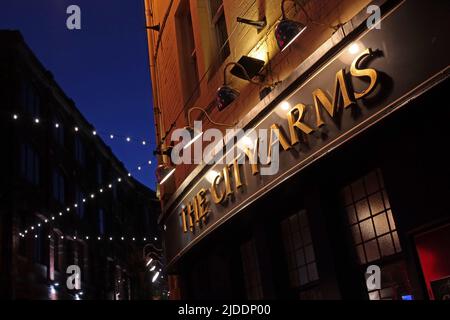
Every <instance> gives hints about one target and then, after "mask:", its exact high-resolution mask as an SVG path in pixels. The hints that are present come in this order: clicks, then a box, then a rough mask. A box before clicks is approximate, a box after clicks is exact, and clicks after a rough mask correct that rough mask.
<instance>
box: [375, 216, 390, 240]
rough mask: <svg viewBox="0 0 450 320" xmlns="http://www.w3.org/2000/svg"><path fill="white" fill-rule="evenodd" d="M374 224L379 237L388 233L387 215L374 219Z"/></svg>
mask: <svg viewBox="0 0 450 320" xmlns="http://www.w3.org/2000/svg"><path fill="white" fill-rule="evenodd" d="M373 222H374V224H375V230H376V232H377V236H380V235H382V234H385V233H388V232H389V231H390V230H389V224H388V221H387V218H386V214H385V213H382V214H379V215H377V216H376V217H374V218H373Z"/></svg>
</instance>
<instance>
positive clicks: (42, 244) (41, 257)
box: [33, 228, 47, 265]
mask: <svg viewBox="0 0 450 320" xmlns="http://www.w3.org/2000/svg"><path fill="white" fill-rule="evenodd" d="M35 234H36V235H37V238H34V248H33V249H34V250H33V258H34V262H35V263H39V264H43V265H45V264H46V263H47V261H46V260H47V259H46V250H45V248H46V246H47V237H46V236H44V231H43V229H42V228H37V229H36V231H35Z"/></svg>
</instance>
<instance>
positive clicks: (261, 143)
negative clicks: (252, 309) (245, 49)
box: [147, 0, 450, 300]
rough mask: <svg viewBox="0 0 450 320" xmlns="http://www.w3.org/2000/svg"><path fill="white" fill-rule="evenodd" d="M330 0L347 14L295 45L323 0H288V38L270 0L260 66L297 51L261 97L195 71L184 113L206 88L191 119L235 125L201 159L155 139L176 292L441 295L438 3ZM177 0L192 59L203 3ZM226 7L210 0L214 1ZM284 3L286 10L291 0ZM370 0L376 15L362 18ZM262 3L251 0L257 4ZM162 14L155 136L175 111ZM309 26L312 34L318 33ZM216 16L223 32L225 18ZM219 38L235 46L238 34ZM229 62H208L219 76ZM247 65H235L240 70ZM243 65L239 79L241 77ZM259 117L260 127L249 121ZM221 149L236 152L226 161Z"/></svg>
mask: <svg viewBox="0 0 450 320" xmlns="http://www.w3.org/2000/svg"><path fill="white" fill-rule="evenodd" d="M274 2H276V1H274ZM282 2H283V3H284V1H282ZM342 3H343V4H344V9H343V11H345V12H347V13H348V15H349V17H348V19H346V21H345V22H342V23H340V24H338V25H337V27H336V28H335V29H334V30H333V31H332V32H331V34H330V36H329V37H328V38H327V39H324V40H323V41H322V42H321V43H320V45H318V46H317V47H314V43H311V44H310V45H311V46H313V47H314V50H312V51H311V53H310V54H308V55H307V56H304V57H302V58H301V59H300V58H299V53H298V50H300V49H301V48H302V46H303V45H305V46H306V44H302V41H305V40H302V37H305V38H306V39H308V37H310V35H309V34H308V33H307V32H308V28H309V27H310V26H311V25H319V24H330V25H331V24H332V22H330V21H328V20H326V19H325V18H324V20H321V21H316V20H314V19H315V18H313V17H315V16H316V14H315V13H317V12H318V11H317V10H319V9H320V8H319V9H317V8H316V7H315V5H314V4H311V3H310V2H308V1H300V4H298V5H299V6H300V7H301V8H300V10H299V13H298V16H296V19H299V20H301V19H302V18H305V17H303V16H306V18H305V19H306V21H307V23H306V26H305V28H302V29H301V31H300V32H299V33H301V34H300V35H299V36H298V37H295V38H294V39H293V40H292V41H291V42H290V43H289V44H288V46H289V48H287V47H284V45H286V44H283V42H282V41H280V39H281V40H286V39H285V38H284V37H283V36H286V37H287V33H286V32H285V33H283V29H282V28H281V27H280V26H281V25H282V24H283V23H285V22H286V20H287V18H286V15H287V13H286V12H285V9H284V8H285V7H284V5H283V4H282V8H283V9H282V17H281V21H277V20H276V19H275V20H276V21H275V22H274V24H273V25H274V30H275V31H274V33H275V38H276V40H277V44H278V45H279V51H277V50H275V51H277V52H276V53H275V54H269V53H268V54H267V56H268V57H269V58H268V61H265V63H266V65H268V66H269V67H267V68H268V69H269V70H270V72H268V73H267V74H266V77H274V76H273V75H272V74H271V72H274V71H273V70H276V66H279V65H280V64H277V62H278V61H279V59H282V60H288V61H291V63H292V61H296V66H295V67H291V68H290V69H289V70H288V71H286V70H284V69H282V67H280V70H279V74H285V75H286V76H285V77H283V78H282V79H279V81H276V82H275V83H276V85H273V86H272V87H271V89H270V92H269V93H267V94H266V95H261V92H259V93H260V95H259V96H260V101H257V102H256V103H255V104H252V105H245V103H246V102H248V101H249V100H251V99H250V98H247V96H249V95H250V93H249V94H248V95H247V94H246V92H247V91H245V90H246V88H243V87H240V88H239V89H240V91H241V92H240V95H235V96H233V99H232V101H231V102H229V101H227V99H228V98H230V96H232V95H223V91H222V88H223V87H221V88H220V89H219V90H218V92H217V98H215V99H214V96H215V94H214V92H212V93H209V92H208V91H207V90H206V89H205V88H208V85H207V84H203V82H202V80H201V77H200V78H199V79H198V82H199V85H198V87H199V88H200V89H199V90H197V91H199V92H197V93H196V95H197V96H198V97H197V98H196V100H195V99H193V100H194V102H192V103H191V104H189V103H190V102H189V101H188V102H186V103H184V104H183V103H181V104H180V108H181V109H182V108H185V109H186V111H185V116H186V117H185V118H186V119H187V122H188V123H187V125H188V126H190V125H191V123H190V122H191V109H192V108H194V107H196V106H198V104H199V103H202V99H203V97H204V96H205V98H204V99H205V101H208V97H209V98H211V97H213V103H212V104H208V105H207V107H204V108H202V110H203V111H204V112H200V113H197V114H196V120H202V119H203V118H204V117H205V116H204V115H203V114H204V113H206V114H207V116H206V118H205V119H206V120H211V119H210V118H211V117H213V119H214V120H213V121H210V122H219V123H224V122H226V121H228V123H230V124H233V126H234V127H235V128H240V129H243V130H244V131H245V136H243V137H238V138H234V137H233V138H232V139H228V140H227V138H225V141H221V144H216V145H215V146H216V147H215V148H214V149H213V150H214V152H215V153H214V157H215V158H214V159H215V160H216V161H215V162H214V163H213V164H198V165H191V166H174V165H173V164H171V163H170V159H168V158H169V157H168V156H167V154H168V153H167V152H166V153H165V152H161V153H160V154H161V156H160V163H161V165H162V166H164V167H165V168H167V169H169V168H171V169H172V170H170V171H168V172H170V174H168V175H167V176H166V177H165V178H164V179H161V180H160V182H161V183H160V186H159V187H160V198H161V200H162V203H163V208H162V209H163V210H162V211H163V213H162V214H161V217H160V223H161V224H162V225H163V226H164V230H165V234H164V243H165V250H166V251H165V253H166V260H167V263H168V270H167V272H168V273H169V274H171V277H170V279H169V284H170V287H171V288H170V291H171V296H172V298H182V299H186V298H187V299H228V298H237V299H251V300H253V299H255V300H257V299H301V300H316V299H370V300H387V299H394V300H413V299H414V300H416V299H419V300H420V299H436V300H443V299H449V297H450V265H449V263H448V261H450V259H449V258H450V255H449V252H450V251H449V248H450V211H449V209H450V205H449V204H448V201H447V198H448V197H449V195H450V182H449V181H450V179H449V178H450V170H449V168H448V165H446V164H447V163H449V160H450V159H449V155H448V152H447V150H446V147H445V146H446V142H447V141H448V137H449V134H448V130H447V128H446V127H447V126H446V123H447V119H448V116H449V111H448V110H447V108H445V101H446V93H447V88H448V84H449V82H448V75H449V62H450V59H449V54H448V53H449V49H450V47H449V45H448V42H447V38H448V37H447V36H446V32H447V31H448V30H449V27H450V26H449V23H448V21H447V20H448V19H446V18H445V12H448V9H449V5H448V4H447V3H445V2H444V1H435V2H432V3H424V2H423V1H413V0H407V1H373V2H360V3H359V7H358V5H355V3H353V6H350V4H346V3H345V1H344V2H342ZM188 4H190V6H189V8H190V9H191V12H190V13H191V15H190V16H189V17H190V19H191V22H190V23H191V24H192V25H194V27H193V30H196V31H195V32H194V37H193V39H194V41H193V42H194V45H195V46H196V47H195V48H196V51H195V54H196V55H197V57H198V59H199V62H198V66H197V69H199V70H200V69H202V68H203V67H204V66H203V65H202V63H203V62H202V55H204V54H205V53H204V52H205V51H207V49H206V48H205V47H207V46H206V45H205V46H203V47H201V46H200V48H199V47H197V46H198V45H199V44H203V42H201V40H199V38H201V30H202V28H205V26H204V25H202V24H200V23H199V24H198V26H197V25H196V22H198V21H200V22H201V19H200V18H199V20H198V21H197V18H198V17H196V14H194V13H195V12H196V9H198V11H199V12H201V9H202V6H201V1H198V2H196V1H191V2H189V1H188ZM182 5H183V2H182V1H180V4H179V7H178V9H176V8H177V7H176V4H175V8H170V7H168V8H165V9H167V11H166V12H169V13H170V12H171V10H173V12H174V18H173V19H174V23H175V24H177V21H179V19H180V15H181V13H180V12H182V11H180V10H182V8H183V7H182ZM335 5H336V6H337V5H338V4H335V3H334V2H333V1H331V2H326V1H324V2H323V7H322V8H321V9H322V10H324V11H326V10H328V9H329V10H330V12H331V11H333V10H332V9H333V8H334V9H335V8H336V6H335ZM346 5H348V6H347V7H346ZM316 6H317V2H316ZM330 6H331V9H330V8H329V7H330ZM231 7H232V6H231V5H230V4H229V3H227V1H224V2H223V3H222V10H223V11H224V14H225V15H227V8H231ZM286 8H287V6H286ZM292 8H293V9H292V12H295V10H296V9H295V8H296V4H295V5H293V7H292ZM376 8H379V9H380V15H379V19H378V20H375V21H376V22H377V23H376V24H375V25H370V24H369V22H370V21H372V19H376V18H377V17H376V15H375V16H374V15H373V14H374V12H375V14H376ZM147 9H148V12H147V13H149V12H151V13H152V15H151V16H149V15H147V23H148V25H149V26H150V25H156V23H157V22H158V21H157V18H158V15H157V14H155V12H157V10H158V8H155V7H154V6H152V3H151V2H150V1H149V2H147ZM263 9H265V10H266V11H265V12H266V15H267V17H265V19H266V20H267V21H268V23H267V26H264V27H263V26H260V28H261V30H259V31H258V32H261V33H264V30H266V29H265V28H268V29H271V27H270V20H271V18H270V12H271V11H270V5H269V4H268V5H267V7H265V8H263ZM263 9H262V8H261V6H260V7H259V14H261V10H263ZM160 10H162V9H160ZM241 11H242V10H240V11H238V13H237V14H241ZM263 11H264V10H263ZM163 12H164V10H163ZM244 12H245V10H244ZM289 12H291V11H289ZM308 12H309V13H308ZM424 12H427V14H426V15H424V14H423V13H424ZM228 14H229V15H230V16H231V17H230V16H228V17H227V21H228V19H229V21H236V18H238V19H237V20H238V21H239V20H240V21H242V19H240V18H242V17H240V16H236V12H235V11H233V10H230V12H229V13H228ZM233 14H234V16H233ZM313 14H314V15H313ZM302 15H303V16H302ZM199 16H200V14H199ZM169 17H170V14H169ZM374 17H375V18H374ZM259 18H261V17H259ZM167 21H168V22H167V23H168V24H166V26H165V28H167V30H168V31H164V29H161V28H160V29H159V32H158V33H159V34H158V35H154V34H153V33H152V32H153V30H151V29H150V31H149V45H150V58H151V64H152V65H154V66H155V67H154V69H152V79H153V86H154V90H153V92H154V95H155V94H156V99H155V109H156V110H157V111H158V112H157V114H158V117H157V130H160V131H159V138H160V139H161V140H162V141H163V142H164V143H162V145H161V149H164V144H165V143H166V141H165V138H166V137H165V136H170V133H171V130H172V129H173V128H176V127H182V123H181V122H180V121H178V120H175V121H174V122H171V120H170V119H172V121H173V119H175V118H179V117H176V115H177V113H176V112H175V114H172V113H173V111H169V110H166V109H165V106H166V108H167V104H165V101H168V100H167V95H168V93H166V92H165V91H164V90H163V89H162V88H164V81H162V80H161V79H162V78H163V79H165V81H167V79H168V77H169V72H167V70H168V69H165V68H164V65H163V63H164V61H166V60H165V59H164V55H165V52H164V50H163V49H158V47H159V45H158V43H159V44H160V45H161V46H164V39H167V38H165V36H164V32H166V33H170V32H171V31H170V30H171V27H170V23H171V21H172V20H171V19H170V18H169V19H168V20H167ZM252 21H253V22H254V24H256V21H257V19H256V18H255V19H253V20H252ZM258 21H259V22H260V21H261V20H258ZM326 21H328V22H326ZM161 26H162V25H161ZM312 29H313V30H312V31H310V32H311V33H314V32H317V34H316V35H315V36H317V37H318V38H320V36H323V33H320V31H317V30H314V27H312ZM177 30H178V29H177V28H176V27H175V28H174V29H173V31H174V32H175V33H176V32H177ZM227 30H229V31H230V33H231V34H233V33H232V30H234V28H233V24H232V23H230V22H229V23H228V24H227ZM237 32H238V33H239V31H237ZM197 33H200V35H198V36H197ZM267 34H270V30H267ZM311 36H312V35H311ZM166 37H167V36H166ZM268 37H270V36H268ZM229 39H233V37H232V36H229ZM289 39H290V38H289V37H288V38H287V41H286V42H289V41H288V40H289ZM179 42H180V41H179ZM179 42H178V44H177V45H176V47H177V49H178V52H179V53H180V52H182V50H181V49H182V46H183V43H181V44H180V43H179ZM181 42H182V41H181ZM227 43H229V46H230V48H231V49H230V56H229V57H228V59H231V60H232V58H233V57H234V56H235V55H236V54H235V53H233V50H234V48H233V44H234V45H235V44H236V43H235V42H233V41H231V40H229V41H228V42H227ZM166 46H167V44H166ZM178 46H179V47H178ZM180 47H181V49H180ZM268 48H269V49H267V51H268V52H271V50H270V45H268ZM200 49H202V50H203V53H201V52H200ZM158 50H159V51H158ZM166 50H167V49H166ZM236 50H238V49H236ZM304 51H308V50H304ZM252 52H253V51H252V50H250V51H249V53H248V55H250V56H251V53H252ZM238 55H239V54H238ZM280 56H281V58H280ZM254 57H255V56H254ZM179 58H180V59H181V58H182V55H179ZM180 61H181V60H179V61H178V62H180ZM227 61H228V60H227V59H225V62H227ZM239 61H240V62H242V63H245V62H246V60H245V59H242V58H241V59H240V60H239ZM225 62H224V63H225ZM180 65H181V63H180ZM228 65H229V64H225V65H224V66H222V67H219V70H224V73H225V79H224V81H223V82H224V84H225V85H227V80H226V78H227V66H228ZM247 66H248V65H247ZM186 68H187V67H186V66H183V68H181V71H180V74H182V73H183V72H187V69H186ZM221 68H222V69H221ZM248 68H249V69H248V70H249V71H248V70H246V71H248V72H247V75H245V72H244V75H245V78H250V77H249V76H248V74H249V73H250V71H251V67H248ZM238 69H240V67H238ZM244 69H247V68H245V67H244ZM171 72H172V71H171ZM172 73H173V72H172ZM231 73H232V74H233V75H235V76H236V72H234V73H233V72H231ZM200 74H201V73H200ZM206 77H208V75H207V76H206ZM209 77H210V80H209V83H211V82H214V76H209ZM237 77H238V75H237ZM258 77H259V75H258V74H256V76H255V78H258ZM255 78H253V80H252V81H251V83H250V84H246V85H248V86H251V85H253V83H252V82H254V81H255V80H254V79H255ZM247 80H249V79H247ZM207 82H208V81H207ZM182 84H183V82H182V81H181V86H182ZM232 85H234V86H238V85H242V84H241V83H237V84H236V83H233V84H232ZM228 87H230V86H228ZM216 89H217V88H216ZM181 91H182V90H181ZM194 91H195V90H194ZM172 95H173V91H172ZM243 95H245V96H244V97H243ZM194 96H195V94H194ZM181 101H182V99H181ZM174 105H177V104H171V106H172V108H173V109H175V110H176V108H175V107H173V106H174ZM224 108H227V109H226V111H224ZM171 110H172V109H171ZM182 110H183V109H182ZM228 110H229V111H228ZM171 112H172V113H171ZM224 114H226V115H224ZM233 114H234V115H235V117H233ZM186 119H185V120H186ZM218 120H220V121H218ZM171 124H172V125H171ZM213 125H214V124H213ZM213 125H211V127H213ZM162 128H164V129H162ZM161 129H162V130H161ZM261 131H264V132H266V133H268V135H266V136H264V137H261V136H259V135H258V133H259V132H261ZM203 140H205V139H203ZM224 142H225V143H224ZM196 143H200V144H202V142H196ZM203 144H205V145H206V144H207V142H205V141H203ZM230 146H231V147H230ZM274 146H275V148H274ZM222 148H223V150H222ZM262 149H265V150H267V154H268V158H266V159H265V161H262V159H260V157H261V153H260V151H261V150H262ZM168 150H171V149H170V148H168ZM173 150H176V148H173ZM173 150H172V151H173ZM217 151H221V152H217ZM230 152H234V153H233V154H235V155H236V157H231V159H232V161H229V159H230V157H229V153H230ZM260 160H261V161H260ZM274 167H275V169H276V170H270V169H273V168H274ZM267 172H269V173H267ZM372 275H375V276H378V275H379V277H380V283H375V285H373V283H372V282H371V281H368V277H369V278H370V276H372ZM375 282H376V281H375Z"/></svg>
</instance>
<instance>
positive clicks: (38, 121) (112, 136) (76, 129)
mask: <svg viewBox="0 0 450 320" xmlns="http://www.w3.org/2000/svg"><path fill="white" fill-rule="evenodd" d="M11 119H12V120H13V122H16V123H19V122H20V121H21V120H22V119H26V120H28V121H29V124H31V125H34V126H38V125H42V124H45V123H47V122H48V123H50V124H51V126H52V127H53V128H55V129H56V130H58V129H60V130H63V125H62V124H61V123H59V122H57V121H50V122H49V121H46V120H44V119H42V118H40V117H26V116H23V115H21V114H20V113H13V114H12V115H11ZM82 128H83V127H81V126H78V125H73V126H71V130H72V132H73V133H74V134H78V133H81V132H83V129H82ZM84 131H86V132H85V134H86V135H88V136H91V137H93V138H95V137H99V135H104V136H107V137H108V138H109V140H111V141H120V142H124V143H126V144H131V143H135V144H138V145H140V146H143V147H152V146H154V145H155V143H154V142H151V141H149V140H146V139H143V138H139V137H133V136H128V135H123V134H118V133H112V132H110V131H108V132H107V131H99V130H95V129H92V130H89V131H87V130H84ZM99 138H100V137H99ZM100 139H101V138H100ZM152 165H153V162H152V160H147V161H145V162H142V163H139V164H137V165H136V166H135V167H134V168H133V171H139V172H141V171H143V170H144V169H145V168H146V167H148V166H152ZM128 176H131V173H129V174H128Z"/></svg>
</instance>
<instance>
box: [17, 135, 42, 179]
mask: <svg viewBox="0 0 450 320" xmlns="http://www.w3.org/2000/svg"><path fill="white" fill-rule="evenodd" d="M20 168H21V175H22V177H23V178H25V179H26V180H27V181H28V182H30V183H32V184H33V185H36V186H37V185H39V179H40V161H39V156H38V154H37V153H36V152H35V150H34V149H33V148H32V147H31V146H30V145H28V144H23V145H22V146H21V164H20Z"/></svg>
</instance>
